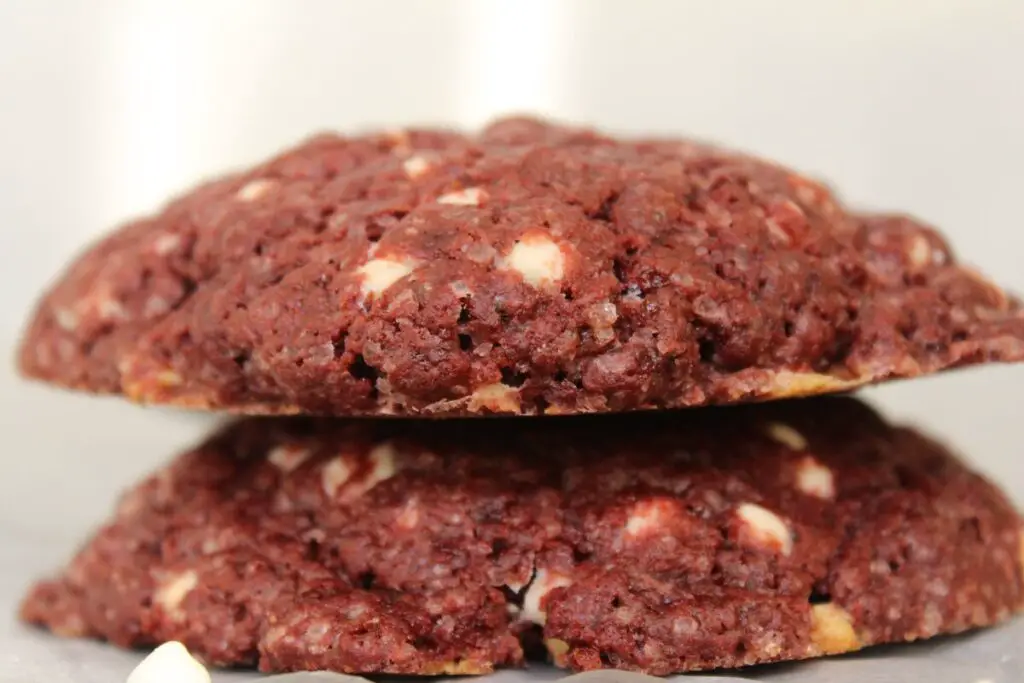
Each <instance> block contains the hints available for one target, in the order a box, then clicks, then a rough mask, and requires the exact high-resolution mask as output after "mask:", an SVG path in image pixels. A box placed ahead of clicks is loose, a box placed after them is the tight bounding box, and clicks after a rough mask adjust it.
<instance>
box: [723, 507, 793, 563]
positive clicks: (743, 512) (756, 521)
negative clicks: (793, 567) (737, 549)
mask: <svg viewBox="0 0 1024 683" xmlns="http://www.w3.org/2000/svg"><path fill="white" fill-rule="evenodd" d="M736 514H737V516H738V517H739V518H740V522H741V524H742V526H741V533H742V534H743V535H744V536H746V537H747V538H748V539H750V540H751V541H752V542H753V543H754V544H755V545H757V546H760V547H766V548H770V549H772V550H775V551H777V552H780V553H782V554H783V555H789V554H790V553H791V552H793V534H792V532H790V530H789V526H788V525H787V524H786V522H785V521H783V519H782V518H781V517H779V516H778V515H777V514H775V513H774V512H772V511H771V510H769V509H768V508H765V507H762V506H760V505H757V504H756V503H743V504H742V505H740V506H739V507H738V508H736Z"/></svg>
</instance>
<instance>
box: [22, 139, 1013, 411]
mask: <svg viewBox="0 0 1024 683" xmlns="http://www.w3.org/2000/svg"><path fill="white" fill-rule="evenodd" d="M978 227H979V228H983V227H984V226H978ZM1022 358H1024V317H1022V313H1021V307H1020V305H1019V303H1018V301H1017V300H1015V299H1013V298H1010V297H1008V296H1007V295H1006V294H1005V293H1004V292H1002V291H1001V290H1000V289H998V288H997V287H995V286H994V285H992V284H990V283H989V282H987V281H986V280H985V279H983V278H982V277H980V276H978V275H977V274H975V273H973V272H971V271H970V270H968V269H966V268H963V267H961V266H959V265H958V264H957V263H956V262H955V260H954V258H953V255H952V254H951V252H950V250H949V248H948V247H947V246H946V244H945V243H944V242H943V240H942V238H941V237H940V236H939V235H938V234H937V233H935V232H934V231H933V230H931V229H929V228H928V227H925V226H923V225H922V224H920V223H918V222H915V221H913V220H911V219H908V218H901V217H882V216H865V215H859V214H855V213H850V212H849V211H848V210H847V209H846V208H845V207H843V206H841V205H840V204H839V203H838V201H837V200H836V199H835V198H834V197H833V196H832V195H831V194H830V193H829V192H828V191H827V190H826V189H825V188H824V187H822V186H821V185H819V184H818V183H816V182H814V181H812V180H810V179H808V178H805V177H802V176H800V175H798V174H796V173H794V172H793V171H790V170H787V169H785V168H782V167H779V166H776V165H772V164H770V163H768V162H764V161H760V160H757V159H753V158H750V157H745V156H740V155H737V154H734V153H729V152H724V151H720V150H716V149H712V148H710V147H706V146H702V145H699V144H695V143H692V142H686V141H680V140H667V141H666V140H662V141H638V140H616V139H612V138H608V137H604V136H602V135H600V134H598V133H595V132H591V131H588V130H581V129H572V128H566V127H560V126H558V125H554V124H550V123H545V122H539V121H531V120H519V119H516V120H505V121H499V122H497V123H495V124H494V125H492V126H490V127H489V128H487V129H485V130H484V131H483V132H481V133H480V134H479V135H472V136H469V135H460V134H456V133H451V132H439V131H420V130H412V131H404V132H396V133H393V134H376V135H366V136H362V137H340V136H336V135H325V136H321V137H318V138H315V139H312V140H310V141H308V142H306V143H304V144H302V145H300V146H298V147H296V148H294V149H292V150H290V151H287V152H285V153H283V154H282V155H281V156H279V157H277V158H275V159H273V160H270V161H268V162H266V163H264V164H261V165H259V166H257V167H256V168H253V169H251V170H248V171H246V172H244V173H240V174H237V175H232V176H229V177H225V178H221V179H218V180H214V181H212V182H209V183H207V184H204V185H202V186H201V187H199V188H197V189H196V190H194V191H193V192H191V193H189V194H187V195H185V196H183V197H180V198H178V199H176V200H175V201H173V202H172V203H170V204H169V205H168V206H167V207H166V208H165V209H164V210H163V211H161V212H160V213H158V214H156V215H154V216H152V217H149V218H145V219H143V220H139V221H137V222H135V223H133V224H131V225H128V226H126V227H124V228H122V229H121V230H119V231H118V232H116V233H114V234H113V235H111V236H110V237H108V238H107V239H105V240H103V241H102V242H100V243H99V244H97V245H95V246H94V247H92V248H91V249H89V250H88V251H87V252H86V253H85V254H84V255H82V256H81V258H80V259H79V260H78V261H77V262H76V263H75V264H74V265H73V266H71V268H70V270H69V271H68V272H67V273H66V274H65V275H64V276H63V278H62V279H61V280H60V281H59V282H58V283H57V284H56V286H55V287H54V288H53V289H52V290H51V291H50V292H49V293H48V294H47V295H46V297H45V298H44V299H43V301H42V302H41V304H40V306H39V308H38V311H37V312H36V314H35V317H34V320H33V321H32V323H31V326H30V328H29V330H28V333H27V336H26V339H25V341H24V345H23V348H22V351H21V368H22V370H23V372H24V373H25V374H27V375H29V376H31V377H35V378H38V379H41V380H45V381H49V382H54V383H56V384H60V385H64V386H67V387H74V388H78V389H85V390H89V391H94V392H121V393H124V394H127V395H128V396H130V397H131V398H133V399H135V400H138V401H143V402H154V403H174V404H179V405H185V406H192V407H202V408H222V409H229V410H233V411H237V412H245V413H299V412H302V413H315V414H333V415H349V414H367V413H369V414H379V413H384V414H389V413H419V414H472V413H484V412H496V413H525V414H538V413H563V414H564V413H588V412H604V411H619V410H631V409H644V408H662V407H669V406H696V405H705V404H722V403H734V402H740V401H746V400H757V399H765V398H772V397H784V396H798V395H805V394H813V393H823V392H835V391H842V390H844V389H849V388H851V387H854V386H858V385H861V384H865V383H869V382H876V381H882V380H885V379H889V378H896V377H913V376H916V375H921V374H926V373H931V372H936V371H939V370H942V369H946V368H951V367H955V366H962V365H968V364H973V363H982V362H989V361H1019V360H1021V359H1022Z"/></svg>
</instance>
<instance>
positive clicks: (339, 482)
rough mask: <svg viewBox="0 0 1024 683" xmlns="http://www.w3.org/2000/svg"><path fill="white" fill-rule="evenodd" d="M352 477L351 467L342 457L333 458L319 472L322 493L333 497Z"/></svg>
mask: <svg viewBox="0 0 1024 683" xmlns="http://www.w3.org/2000/svg"><path fill="white" fill-rule="evenodd" d="M351 476H352V466H351V465H349V464H348V462H346V460H345V456H344V455H338V456H335V457H334V458H333V459H331V460H330V461H329V462H328V463H327V464H326V465H324V467H323V469H322V470H321V471H320V481H321V484H322V485H323V489H324V493H326V494H327V495H328V496H330V497H333V496H334V495H335V494H336V493H337V492H338V489H340V488H341V487H342V486H344V485H345V483H346V482H348V480H349V478H350V477H351Z"/></svg>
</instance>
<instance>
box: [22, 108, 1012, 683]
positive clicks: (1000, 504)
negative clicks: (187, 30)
mask: <svg viewBox="0 0 1024 683" xmlns="http://www.w3.org/2000/svg"><path fill="white" fill-rule="evenodd" d="M1022 359H1024V309H1022V307H1021V304H1020V303H1019V302H1018V301H1017V300H1015V299H1013V298H1010V297H1008V296H1007V295H1006V294H1005V293H1004V292H1003V291H1001V290H1000V289H999V288H997V287H996V286H994V285H992V284H991V283H989V282H987V281H986V280H984V279H983V278H981V277H980V276H979V275H978V274H976V273H974V272H972V271H970V270H968V269H966V268H964V267H962V266H960V265H958V264H957V263H956V261H955V260H954V257H953V255H952V253H951V252H950V250H949V248H948V247H947V245H946V244H945V243H944V242H943V240H942V238H941V237H940V236H939V235H938V234H937V233H936V232H934V231H933V230H931V229H929V228H928V227H926V226H923V225H921V224H920V223H918V222H916V221H914V220H912V219H909V218H905V217H894V216H878V215H862V214H856V213H852V212H850V211H848V210H847V209H846V208H844V207H843V206H842V205H841V204H840V203H838V201H837V200H836V198H835V197H834V196H833V195H832V194H831V193H830V192H829V191H828V190H826V189H825V188H824V187H823V186H822V185H820V184H818V183H817V182H814V181H813V180H810V179H808V178H806V177H803V176H800V175H798V174H796V173H794V172H792V171H790V170H787V169H785V168H782V167H779V166H777V165H774V164H771V163H767V162H765V161H761V160H758V159H755V158H751V157H748V156H743V155H739V154H736V153H732V152H728V151H724V150H721V149H717V148H713V147H710V146H706V145H702V144H698V143H693V142H686V141H680V140H664V139H659V140H641V139H630V140H622V139H613V138H610V137H607V136H604V135H601V134H599V133H596V132H594V131H591V130H582V129H576V128H570V127H565V126H560V125H557V124H554V123H549V122H544V121H538V120H526V119H508V120H503V121H499V122H497V123H495V124H493V125H491V126H490V127H488V128H486V129H485V130H483V131H482V132H480V133H479V134H477V135H462V134H458V133H454V132H447V131H436V130H410V131H404V132H398V133H386V134H372V135H363V136H358V137H341V136H336V135H325V136H321V137H317V138H313V139H311V140H309V141H307V142H306V143H304V144H302V145H300V146H298V147H296V148H294V149H292V150H289V151H287V152H285V153H283V154H281V155H280V156H278V157H276V158H274V159H272V160H270V161H267V162H266V163H263V164H261V165H259V166H257V167H256V168H253V169H251V170H248V171H245V172H243V173H239V174H236V175H231V176H228V177H224V178H220V179H217V180H214V181H212V182H208V183H206V184H203V185H202V186H200V187H198V188H197V189H195V190H194V191H192V192H191V193H189V194H187V195H185V196H182V197H180V198H178V199H176V200H175V201H173V202H171V203H170V204H169V205H168V206H166V207H165V208H164V209H163V210H162V211H161V212H160V213H158V214H156V215H154V216H152V217H148V218H145V219H142V220H139V221H137V222H134V223H132V224H130V225H128V226H126V227H123V228H121V229H120V230H118V231H117V232H115V233H113V234H112V235H111V236H109V237H107V238H106V239H104V240H102V241H101V242H99V243H98V244H96V245H95V246H93V247H92V248H91V249H89V250H88V251H87V252H86V253H85V254H84V255H82V256H81V257H80V258H79V259H78V260H77V262H76V263H75V264H74V265H73V266H71V268H70V270H69V271H68V272H67V273H66V274H65V275H64V277H63V279H62V280H60V281H59V282H58V283H57V284H56V285H55V286H54V287H53V289H52V290H51V291H50V292H49V293H48V294H47V295H46V296H45V298H44V299H43V300H42V302H41V304H40V306H39V308H38V310H37V312H36V314H35V317H34V320H33V321H32V323H31V325H30V327H29V330H28V333H27V335H26V339H25V342H24V346H23V349H22V352H21V358H20V361H21V367H22V370H23V371H24V373H25V374H26V375H28V376H30V377H33V378H36V379H40V380H44V381H48V382H51V383H54V384H57V385H61V386H64V387H70V388H75V389H81V390H86V391H91V392H95V393H107V394H111V393H114V394H122V395H124V396H127V397H128V398H130V399H133V400H135V401H138V402H141V403H148V404H161V405H172V406H184V407H188V408H201V409H211V410H222V411H227V412H233V413H241V414H244V415H248V416H249V417H242V418H240V419H238V420H237V421H236V422H234V423H233V424H230V425H228V426H227V427H226V428H224V429H222V430H221V431H220V432H218V433H217V434H215V435H213V436H212V437H211V438H210V439H209V440H208V441H207V442H206V443H204V444H202V445H200V446H198V447H197V448H195V449H194V450H192V451H190V452H188V453H185V454H183V455H181V456H179V457H178V458H177V459H176V460H174V461H172V462H171V463H170V465H168V466H167V467H166V468H164V469H162V470H160V471H158V472H156V473H155V474H153V475H152V476H151V477H149V478H148V479H146V480H145V481H143V482H142V483H141V484H139V485H138V486H136V487H135V488H134V489H133V490H131V491H129V492H128V493H127V494H126V495H125V496H124V497H123V499H122V500H121V501H120V503H119V505H118V506H117V510H116V513H115V514H114V516H113V517H112V519H111V520H110V521H109V523H108V524H107V525H106V526H104V527H103V528H102V529H100V530H99V531H98V532H97V534H96V535H95V536H94V537H93V538H92V539H91V540H90V541H89V542H88V543H86V544H85V545H84V547H83V548H82V549H81V550H80V551H79V553H78V554H77V556H76V557H75V558H74V559H73V560H72V561H71V563H70V565H69V566H68V568H67V569H66V570H65V571H64V572H62V573H61V574H60V575H59V576H57V577H56V578H54V579H53V580H48V581H44V582H42V583H40V584H38V585H37V586H36V587H35V588H34V589H33V590H32V591H31V592H30V594H29V596H28V597H27V598H26V600H25V602H24V605H23V610H22V617H23V618H24V619H25V620H27V621H29V622H33V623H37V624H41V625H43V626H45V627H47V628H49V629H51V630H52V631H54V632H55V633H57V634H60V635H65V636H88V637H95V638H102V639H106V640H109V641H111V642H113V643H116V644H118V645H122V646H131V647H135V646H151V645H154V644H158V643H161V642H165V641H180V642H181V643H183V644H185V646H186V647H187V648H189V649H190V650H191V651H192V652H193V653H195V654H196V655H197V656H199V657H201V658H202V659H203V660H204V661H206V662H208V663H210V664H213V665H223V666H228V665H255V666H258V667H259V668H260V669H261V670H263V671H291V670H307V669H330V670H335V671H343V672H355V673H394V674H442V673H444V674H476V673H483V672H489V671H492V670H494V669H495V668H497V667H504V666H518V665H522V664H523V663H524V661H526V660H527V659H529V658H533V657H539V658H545V657H546V658H549V659H550V660H552V661H553V662H554V663H555V664H556V665H559V666H564V667H568V668H571V669H576V670H582V669H595V668H601V667H607V668H621V669H633V670H638V671H645V672H649V673H654V674H668V673H672V672H679V671H688V670H696V669H711V668H717V667H737V666H744V665H750V664H756V663H762V662H771V661H779V660H792V659H801V658H807V657H815V656H819V655H827V654H833V653H840V652H847V651H851V650H856V649H858V648H862V647H865V646H868V645H872V644H876V643H888V642H896V641H907V640H914V639H918V638H926V637H930V636H934V635H937V634H940V633H954V632H958V631H963V630H966V629H971V628H975V627H980V626H986V625H989V624H994V623H996V622H999V621H1001V620H1004V619H1007V618H1009V617H1010V616H1011V615H1012V614H1013V613H1015V612H1017V611H1020V610H1021V609H1022V608H1024V574H1022V571H1024V541H1022V524H1021V518H1020V516H1019V514H1018V513H1017V512H1016V511H1015V509H1014V507H1013V506H1012V504H1011V503H1010V502H1008V501H1007V499H1006V498H1005V497H1004V496H1003V495H1002V494H1001V493H1000V492H999V491H998V490H997V489H996V488H995V487H994V486H992V485H991V484H990V483H988V482H987V481H985V480H984V479H982V478H981V477H979V476H978V475H976V474H973V473H971V472H970V471H969V470H968V469H967V468H966V467H965V466H964V464H963V463H961V462H960V461H958V460H957V459H956V458H955V457H954V456H952V455H951V454H950V453H949V451H948V450H946V449H945V448H944V447H942V446H941V445H939V444H937V443H935V442H934V441H932V440H930V439H928V438H927V437H925V436H922V435H921V434H919V433H917V432H915V431H913V430H908V429H902V428H898V427H894V426H891V425H889V424H887V423H886V422H885V421H884V420H883V419H882V418H881V417H880V416H879V415H877V414H876V413H875V412H873V411H872V410H871V409H870V408H868V407H867V406H865V405H864V404H863V403H860V402H858V401H857V400H855V399H853V398H848V397H830V396H824V395H825V394H834V393H839V392H844V391H847V390H850V389H853V388H855V387H858V386H861V385H865V384H868V383H873V382H879V381H883V380H888V379H893V378H909V377H916V376H919V375H924V374H928V373H933V372H936V371H940V370H944V369H948V368H953V367H958V366H964V365H968V364H974V363H982V362H989V361H1020V360H1022ZM814 394H818V395H822V396H818V397H816V398H800V397H805V396H810V395H814ZM783 399H786V400H783ZM740 404H745V405H740ZM254 415H260V416H259V417H257V416H254ZM385 416H387V417H385ZM498 416H514V417H498Z"/></svg>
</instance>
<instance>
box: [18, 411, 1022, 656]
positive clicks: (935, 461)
mask: <svg viewBox="0 0 1024 683" xmlns="http://www.w3.org/2000/svg"><path fill="white" fill-rule="evenodd" d="M1022 564H1024V557H1022V545H1021V520H1020V517H1019V516H1018V514H1017V513H1016V512H1015V510H1014V509H1013V507H1012V506H1011V505H1010V504H1009V503H1008V502H1007V500H1006V499H1005V498H1004V497H1003V496H1002V495H1001V494H1000V493H999V492H998V491H997V490H996V489H995V488H994V487H993V486H992V485H991V484H989V483H987V482H986V481H984V480H983V479H982V478H980V477H978V476H977V475H974V474H972V473H971V472H969V471H968V470H967V469H966V468H965V467H964V466H963V465H962V464H961V463H960V462H958V461H957V460H956V459H955V458H953V457H952V456H951V455H950V454H949V453H948V452H947V451H946V450H945V449H943V448H942V447H940V446H938V445H936V444H935V443H934V442H931V441H929V440H928V439H926V438H925V437H922V436H921V435H919V434H917V433H915V432H913V431H910V430H905V429H898V428H894V427H890V426H888V425H886V424H885V423H884V422H883V421H882V420H880V419H879V417H878V416H877V415H875V414H874V413H873V412H872V411H871V410H870V409H869V408H867V407H865V406H864V405H863V404H860V403H858V402H856V401H854V400H852V399H846V398H819V399H813V400H804V401H796V402H794V401H782V402H776V403H771V404H764V405H760V406H748V407H736V408H728V409H714V408H710V409H707V410H702V411H695V412H683V413H681V414H660V413H651V414H643V415H633V416H604V417H601V418H594V417H578V418H564V419H559V420H550V419H537V420H517V419H513V420H468V421H466V420H445V421H432V422H431V421H428V422H420V421H376V422H374V421H343V420H323V419H315V418H274V419H269V418H249V419H247V420H244V421H242V422H239V423H237V424H236V425H234V426H232V427H230V428H228V429H227V430H226V431H224V432H222V433H221V434H219V435H217V436H215V437H214V438H212V439H211V440H210V441H209V442H208V443H207V444H205V445H203V446H201V447H200V448H198V449H196V450H195V451H193V452H190V453H187V454H185V455H183V456H181V457H180V458H178V459H177V460H176V461H175V462H174V463H172V464H171V465H170V466H169V467H168V468H167V469H165V470H163V471H160V472H158V473H157V474H156V475H154V476H153V477H151V478H150V479H148V480H147V481H145V482H144V483H142V484H141V485H140V486H139V487H137V488H136V489H134V490H133V491H131V492H129V493H128V494H127V495H126V496H125V497H124V499H123V500H122V502H121V504H120V506H119V508H118V511H117V514H116V516H115V517H114V518H113V519H112V520H111V521H110V522H109V523H108V524H107V525H106V526H105V527H103V528H102V529H101V530H100V531H99V532H98V534H97V535H96V536H95V537H94V538H93V539H92V540H91V541H89V543H88V544H87V545H86V546H85V547H84V549H83V550H81V552H80V553H79V554H78V556H77V557H76V558H75V559H74V560H73V561H72V562H71V564H70V566H69V567H68V568H67V569H66V570H65V571H64V572H63V574H62V575H61V576H60V577H58V578H56V579H55V580H53V581H48V582H44V583H42V584H40V585H38V586H37V587H36V588H35V589H33V590H32V592H31V594H30V595H29V597H28V598H27V600H26V602H25V603H24V606H23V611H22V616H23V617H24V618H25V619H26V620H28V621H30V622H35V623H39V624H42V625H44V626H46V627H48V628H50V629H52V630H53V631H55V632H57V633H59V634H62V635H75V636H93V637H99V638H106V639H109V640H110V641H112V642H114V643H117V644H119V645H124V646H137V645H149V644H153V643H158V642H160V641H165V640H179V641H182V642H183V643H184V644H185V645H186V646H187V647H189V648H190V649H191V650H192V651H193V652H195V653H197V654H198V655H200V656H201V657H202V658H204V659H205V660H206V661H207V662H209V663H213V664H220V665H226V664H240V665H258V666H259V667H260V668H261V669H262V670H264V671H286V670H295V669H334V670H338V671H347V672H361V673H372V672H378V673H379V672H388V673H403V674H409V673H417V674H420V673H478V672H485V671H490V670H491V669H492V668H494V667H500V666H513V665H519V664H521V663H522V662H523V660H524V656H525V655H524V645H522V644H521V643H524V644H527V649H529V648H528V644H530V643H533V644H534V645H535V646H541V644H543V645H546V647H547V650H548V652H549V654H550V655H551V656H553V658H554V661H555V662H556V663H557V664H559V665H561V666H565V667H569V668H573V669H593V668H598V667H618V668H625V669H635V670H640V671H647V672H651V673H655V674H666V673H670V672H674V671H685V670H691V669H707V668H717V667H735V666H741V665H747V664H754V663H759V662H771V661H779V660H790V659H801V658H806V657H815V656H819V655H824V654H830V653H838V652H845V651H849V650H854V649H857V648H860V647H863V646H867V645H871V644H875V643H887V642H896V641H904V640H913V639H917V638H927V637H930V636H934V635H936V634H939V633H952V632H957V631H962V630H965V629H970V628H974V627H979V626H984V625H987V624H992V623H994V622H998V621H1000V620H1002V619H1006V618H1007V617H1009V616H1010V615H1011V614H1012V613H1013V612H1015V611H1017V610H1020V609H1021V608H1022V607H1024V576H1022V573H1021V572H1022ZM541 653H543V650H541Z"/></svg>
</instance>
